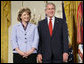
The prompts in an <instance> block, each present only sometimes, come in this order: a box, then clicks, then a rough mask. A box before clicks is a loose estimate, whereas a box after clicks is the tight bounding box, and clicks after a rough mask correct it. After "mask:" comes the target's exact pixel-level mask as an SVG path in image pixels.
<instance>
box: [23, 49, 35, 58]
mask: <svg viewBox="0 0 84 64" xmlns="http://www.w3.org/2000/svg"><path fill="white" fill-rule="evenodd" d="M34 50H35V48H32V49H31V50H29V51H27V52H24V53H25V56H23V57H25V58H27V57H28V56H29V55H31V54H32V53H33V52H34Z"/></svg>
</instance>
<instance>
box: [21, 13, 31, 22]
mask: <svg viewBox="0 0 84 64" xmlns="http://www.w3.org/2000/svg"><path fill="white" fill-rule="evenodd" d="M21 19H22V22H28V21H29V20H30V16H29V14H28V13H27V12H23V13H22V15H21Z"/></svg>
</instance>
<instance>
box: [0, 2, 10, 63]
mask: <svg viewBox="0 0 84 64" xmlns="http://www.w3.org/2000/svg"><path fill="white" fill-rule="evenodd" d="M10 11H11V2H10V1H1V63H7V62H8V28H9V26H10V24H11V21H10V16H11V12H10Z"/></svg>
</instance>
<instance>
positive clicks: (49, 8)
mask: <svg viewBox="0 0 84 64" xmlns="http://www.w3.org/2000/svg"><path fill="white" fill-rule="evenodd" d="M45 13H46V14H47V16H48V17H53V16H54V14H55V7H54V6H53V5H51V4H49V5H47V7H46V10H45Z"/></svg>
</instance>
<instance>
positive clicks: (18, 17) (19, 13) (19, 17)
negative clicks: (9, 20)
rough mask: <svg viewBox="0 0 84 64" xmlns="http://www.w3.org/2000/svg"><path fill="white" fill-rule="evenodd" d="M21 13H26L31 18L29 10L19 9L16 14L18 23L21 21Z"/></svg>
mask: <svg viewBox="0 0 84 64" xmlns="http://www.w3.org/2000/svg"><path fill="white" fill-rule="evenodd" d="M23 12H27V13H28V14H29V16H30V18H31V10H30V9H29V8H21V9H20V10H19V12H18V16H17V20H18V21H19V22H20V21H21V20H22V19H21V15H22V14H23Z"/></svg>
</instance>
